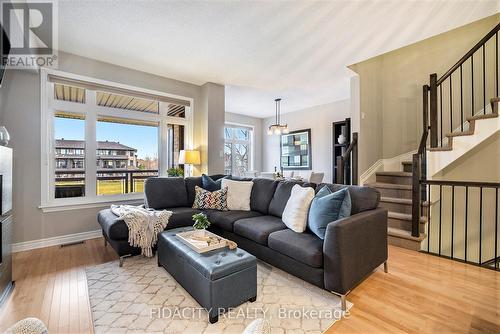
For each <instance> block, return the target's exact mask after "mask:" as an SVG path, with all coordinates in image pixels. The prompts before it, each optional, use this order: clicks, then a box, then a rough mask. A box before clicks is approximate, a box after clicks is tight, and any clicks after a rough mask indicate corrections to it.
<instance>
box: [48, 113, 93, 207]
mask: <svg viewBox="0 0 500 334" xmlns="http://www.w3.org/2000/svg"><path fill="white" fill-rule="evenodd" d="M54 137H55V156H54V160H55V171H54V184H55V189H54V196H55V198H66V197H83V196H85V173H82V171H83V168H84V158H83V157H82V159H79V160H78V161H79V162H78V163H76V164H75V163H74V159H72V157H73V156H75V150H76V149H78V150H83V149H84V147H85V118H84V116H83V115H81V114H76V113H75V114H73V113H67V112H66V113H63V112H57V113H56V114H55V117H54Z"/></svg>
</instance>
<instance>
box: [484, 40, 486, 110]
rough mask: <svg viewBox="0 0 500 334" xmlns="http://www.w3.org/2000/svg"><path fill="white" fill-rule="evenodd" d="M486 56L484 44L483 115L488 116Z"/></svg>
mask: <svg viewBox="0 0 500 334" xmlns="http://www.w3.org/2000/svg"><path fill="white" fill-rule="evenodd" d="M485 67H486V56H485V51H484V44H483V114H486V69H485Z"/></svg>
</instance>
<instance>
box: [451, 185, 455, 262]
mask: <svg viewBox="0 0 500 334" xmlns="http://www.w3.org/2000/svg"><path fill="white" fill-rule="evenodd" d="M454 234H455V186H451V258H452V259H453V245H454V243H453V240H454V238H453V236H454Z"/></svg>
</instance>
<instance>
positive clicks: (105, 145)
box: [56, 138, 137, 151]
mask: <svg viewBox="0 0 500 334" xmlns="http://www.w3.org/2000/svg"><path fill="white" fill-rule="evenodd" d="M56 148H74V149H85V142H84V141H83V140H67V139H64V138H63V139H56ZM97 149H99V150H122V151H137V149H135V148H133V147H130V146H126V145H123V144H120V143H119V142H114V141H107V140H106V141H98V142H97Z"/></svg>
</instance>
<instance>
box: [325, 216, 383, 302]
mask: <svg viewBox="0 0 500 334" xmlns="http://www.w3.org/2000/svg"><path fill="white" fill-rule="evenodd" d="M323 258H324V260H323V261H324V270H325V274H324V279H325V289H327V290H329V291H333V292H336V293H339V294H346V293H347V292H349V291H350V290H351V289H352V288H354V287H355V286H356V285H357V284H358V283H359V282H360V281H361V280H362V279H363V278H365V277H366V276H367V275H368V274H369V273H371V272H372V271H373V270H374V269H375V268H377V267H378V266H379V265H381V264H382V263H384V262H385V261H387V210H386V209H383V208H377V209H374V210H369V211H364V212H361V213H358V214H355V215H353V216H351V217H348V218H344V219H341V220H338V221H335V222H332V223H330V224H329V225H328V226H327V228H326V235H325V241H324V244H323Z"/></svg>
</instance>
